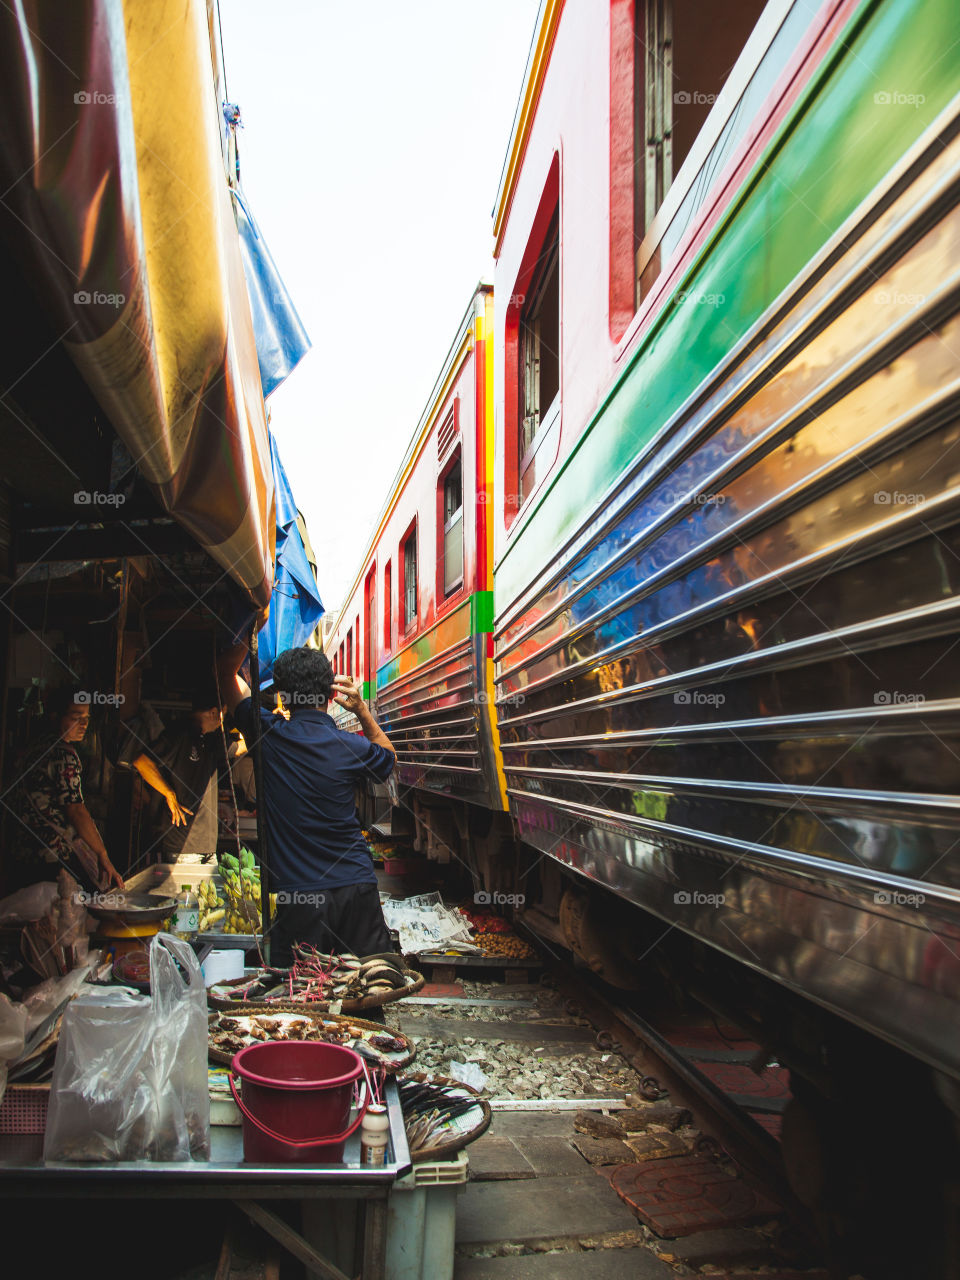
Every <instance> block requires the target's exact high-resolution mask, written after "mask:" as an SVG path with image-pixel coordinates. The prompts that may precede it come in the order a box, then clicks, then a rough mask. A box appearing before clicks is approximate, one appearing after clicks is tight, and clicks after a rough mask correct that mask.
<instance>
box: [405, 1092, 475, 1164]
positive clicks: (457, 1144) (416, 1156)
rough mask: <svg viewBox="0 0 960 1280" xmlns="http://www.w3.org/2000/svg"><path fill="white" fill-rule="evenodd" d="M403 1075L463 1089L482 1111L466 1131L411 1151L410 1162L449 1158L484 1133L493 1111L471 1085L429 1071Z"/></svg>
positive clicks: (417, 1162)
mask: <svg viewBox="0 0 960 1280" xmlns="http://www.w3.org/2000/svg"><path fill="white" fill-rule="evenodd" d="M405 1077H406V1079H407V1080H415V1081H417V1083H418V1084H420V1083H422V1082H423V1081H427V1082H428V1083H430V1084H437V1085H445V1086H449V1087H450V1088H451V1089H463V1090H464V1091H465V1092H466V1093H472V1094H474V1095H475V1097H476V1099H477V1106H478V1107H479V1108H480V1110H481V1112H482V1115H481V1117H480V1119H479V1121H478V1122H477V1124H476V1125H475V1126H474V1127H473V1128H472V1129H470V1130H468V1131H467V1132H466V1133H458V1134H455V1135H453V1136H452V1137H451V1138H450V1140H449V1141H448V1142H441V1143H439V1144H438V1145H437V1146H435V1147H427V1148H426V1149H425V1150H423V1151H411V1152H410V1161H411V1163H412V1164H424V1163H426V1162H427V1161H429V1160H449V1159H450V1157H451V1156H455V1155H456V1154H457V1152H458V1151H462V1150H463V1148H464V1147H466V1146H468V1145H469V1144H470V1143H471V1142H475V1141H476V1139H477V1138H479V1137H480V1136H481V1134H483V1133H486V1131H487V1129H488V1127H489V1125H490V1121H491V1120H492V1119H493V1112H492V1111H491V1110H490V1103H489V1102H488V1101H487V1100H486V1098H481V1097H480V1095H479V1093H477V1091H476V1089H474V1088H473V1087H472V1086H471V1085H469V1084H463V1083H462V1081H460V1080H451V1079H449V1078H448V1077H447V1076H436V1075H434V1074H433V1073H432V1072H430V1071H413V1072H406V1073H405Z"/></svg>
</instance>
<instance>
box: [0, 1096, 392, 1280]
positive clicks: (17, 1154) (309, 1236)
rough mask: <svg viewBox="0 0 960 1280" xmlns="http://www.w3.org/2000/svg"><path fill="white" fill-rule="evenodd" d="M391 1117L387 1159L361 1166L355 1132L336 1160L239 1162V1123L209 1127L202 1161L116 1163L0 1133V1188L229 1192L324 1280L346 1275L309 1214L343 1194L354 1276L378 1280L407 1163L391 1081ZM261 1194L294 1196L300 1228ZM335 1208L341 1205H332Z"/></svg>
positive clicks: (168, 1194) (222, 1195)
mask: <svg viewBox="0 0 960 1280" xmlns="http://www.w3.org/2000/svg"><path fill="white" fill-rule="evenodd" d="M384 1100H385V1101H386V1103H387V1111H388V1116H389V1119H390V1143H389V1146H388V1147H387V1156H388V1159H387V1162H386V1164H385V1165H384V1166H383V1167H382V1168H379V1169H370V1168H364V1167H362V1166H361V1165H360V1136H359V1132H358V1133H355V1134H353V1135H352V1136H351V1137H350V1138H349V1139H348V1140H347V1144H346V1147H345V1149H344V1162H343V1164H336V1165H329V1164H328V1165H311V1164H286V1165H279V1164H264V1165H260V1164H244V1162H243V1135H242V1130H241V1129H240V1128H239V1127H238V1126H232V1125H231V1126H225V1125H213V1126H212V1127H211V1130H210V1146H211V1151H210V1159H209V1161H185V1162H170V1163H166V1164H158V1163H151V1162H148V1161H116V1162H113V1163H107V1162H104V1163H89V1164H81V1163H58V1164H45V1163H44V1161H43V1158H42V1150H43V1137H42V1135H40V1134H36V1135H34V1134H30V1135H15V1134H3V1135H0V1194H2V1195H16V1196H18V1197H26V1196H30V1197H32V1196H42V1197H53V1198H61V1197H62V1198H71V1199H79V1198H90V1199H96V1198H99V1197H107V1196H109V1197H121V1198H125V1199H142V1198H149V1199H157V1198H161V1197H164V1198H171V1199H182V1198H184V1196H189V1197H190V1198H194V1197H198V1198H205V1199H210V1200H231V1201H233V1203H234V1204H235V1205H236V1206H237V1207H238V1208H239V1209H240V1210H241V1211H242V1212H243V1213H245V1214H246V1215H247V1216H248V1217H249V1218H251V1219H252V1220H253V1221H254V1222H256V1223H257V1224H258V1225H259V1226H261V1227H262V1228H263V1229H264V1230H266V1231H267V1232H269V1233H270V1235H272V1236H273V1237H274V1239H275V1240H277V1241H278V1242H279V1243H280V1244H281V1245H282V1246H283V1247H284V1248H285V1249H287V1250H288V1251H289V1252H290V1253H292V1254H293V1255H294V1256H295V1257H297V1258H298V1259H299V1260H300V1261H301V1262H303V1263H304V1264H305V1265H306V1266H307V1267H308V1268H310V1269H311V1270H312V1271H313V1272H314V1273H316V1274H317V1275H319V1276H322V1277H325V1278H326V1280H349V1277H348V1276H347V1275H346V1274H345V1273H344V1272H343V1271H342V1270H340V1268H339V1267H337V1266H336V1265H335V1264H334V1263H333V1262H331V1261H330V1260H329V1259H328V1258H326V1257H324V1255H323V1253H322V1252H321V1248H323V1247H325V1246H327V1245H328V1238H327V1237H328V1234H329V1224H330V1221H331V1219H330V1218H326V1219H325V1218H324V1217H323V1216H322V1215H320V1214H318V1213H317V1212H316V1209H317V1208H318V1207H319V1206H318V1202H323V1201H328V1202H329V1201H341V1202H342V1201H352V1202H353V1203H354V1205H355V1206H357V1207H358V1208H359V1210H360V1211H361V1213H362V1231H363V1244H362V1251H361V1252H362V1257H361V1258H360V1259H359V1269H360V1270H361V1274H362V1275H363V1280H383V1276H384V1266H385V1259H386V1226H387V1198H388V1196H389V1194H390V1190H391V1188H392V1187H393V1184H394V1182H395V1181H396V1179H397V1178H400V1177H402V1176H403V1175H404V1174H406V1173H409V1171H410V1169H411V1167H412V1166H411V1162H410V1151H409V1148H408V1147H407V1137H406V1131H405V1129H404V1124H403V1115H402V1113H401V1110H400V1099H399V1096H398V1094H397V1086H396V1083H395V1082H394V1080H393V1079H389V1080H388V1081H387V1086H386V1090H385V1092H384ZM264 1200H292V1201H299V1202H300V1203H301V1206H302V1209H303V1219H304V1222H305V1224H306V1225H305V1227H304V1230H303V1234H300V1233H298V1232H296V1231H294V1230H293V1228H292V1227H290V1226H289V1225H288V1224H287V1223H286V1222H284V1221H283V1220H282V1219H281V1218H280V1217H278V1216H277V1215H276V1214H275V1213H273V1212H271V1210H270V1209H268V1208H267V1207H266V1206H265V1205H263V1204H261V1203H260V1202H261V1201H264ZM334 1207H335V1208H336V1209H337V1210H338V1213H339V1210H340V1209H341V1208H345V1207H346V1206H334Z"/></svg>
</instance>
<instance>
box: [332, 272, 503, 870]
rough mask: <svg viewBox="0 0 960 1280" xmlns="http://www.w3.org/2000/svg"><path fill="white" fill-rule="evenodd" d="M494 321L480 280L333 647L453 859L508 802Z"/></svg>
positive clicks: (444, 852) (443, 854) (425, 826)
mask: <svg viewBox="0 0 960 1280" xmlns="http://www.w3.org/2000/svg"><path fill="white" fill-rule="evenodd" d="M492 323H493V290H492V288H491V287H490V286H489V285H481V286H480V287H479V288H478V289H477V291H476V293H475V294H474V296H473V298H472V299H471V301H470V305H469V306H468V308H467V310H466V313H465V315H464V317H463V320H462V321H461V323H460V326H459V328H458V329H457V334H456V337H455V338H454V341H453V344H452V346H451V348H450V351H449V352H448V354H447V358H446V360H445V361H444V365H443V368H442V369H441V371H440V375H439V377H438V379H437V382H436V384H435V386H434V389H433V392H432V393H431V396H430V399H429V401H428V403H427V406H426V408H425V410H424V412H423V416H422V417H421V419H420V422H419V423H418V425H417V428H416V431H415V432H414V435H413V439H412V440H411V443H410V447H409V448H408V450H407V453H406V456H405V457H404V460H403V463H402V465H401V467H400V471H399V473H398V475H397V478H396V481H395V482H394V485H393V488H392V490H391V493H390V497H389V499H388V501H387V503H386V506H385V507H384V509H383V512H382V514H381V516H380V518H379V520H378V522H377V526H376V531H375V533H374V535H373V538H372V539H371V541H370V543H369V545H368V547H367V550H366V552H365V554H364V556H363V560H362V563H361V568H360V571H359V572H358V574H357V576H356V579H355V581H354V584H353V587H352V588H351V590H350V592H349V594H348V596H347V599H346V603H345V605H344V607H343V609H342V610H341V613H340V616H339V618H338V620H337V624H336V627H335V629H334V631H333V633H332V636H331V638H330V640H329V642H328V645H327V653H328V654H329V655H330V657H331V660H332V661H334V663H335V666H336V668H337V670H339V671H343V672H346V673H347V674H348V675H353V676H355V677H358V678H360V679H362V681H363V684H364V696H365V698H366V699H367V700H368V703H369V705H370V707H371V710H373V711H374V714H375V715H376V716H377V718H378V720H379V721H380V722H381V724H382V725H383V727H384V729H385V730H386V732H387V733H388V734H389V735H390V737H391V740H392V741H393V742H394V744H395V746H396V747H397V755H398V761H399V764H398V769H397V782H398V784H399V787H400V788H401V791H405V790H409V791H411V792H412V794H411V796H409V797H408V800H409V804H408V806H407V809H408V811H410V812H412V813H413V814H414V815H415V818H416V822H417V827H418V832H417V834H418V836H419V837H420V839H421V840H422V842H423V844H424V847H426V848H427V849H428V850H429V851H430V852H431V853H432V854H434V855H435V856H437V857H439V858H441V859H443V860H445V859H446V858H448V857H449V856H450V852H451V850H452V849H453V848H454V847H456V843H457V837H456V824H457V823H458V822H459V824H460V826H461V827H462V826H463V822H464V820H465V815H466V809H465V806H466V805H468V804H469V805H474V806H481V807H482V808H484V809H491V808H492V809H498V810H501V811H502V810H503V809H504V808H505V798H504V793H503V786H502V772H501V770H500V767H499V758H498V755H497V751H496V747H495V744H494V739H493V729H492V714H491V710H492V692H493V689H492V680H491V672H492V669H491V663H490V656H489V655H490V650H491V635H490V633H491V629H492V587H493V570H492V554H491V553H492V528H491V524H490V519H489V514H490V511H491V509H492V504H491V496H492V461H493V459H492V450H493V396H492V389H493V386H492V383H493V368H492V351H491V344H490V342H489V341H488V335H489V334H490V332H491V330H492ZM431 797H443V798H444V799H443V801H442V802H436V801H434V800H432V799H431ZM451 802H453V803H451ZM431 809H432V812H429V813H428V810H431Z"/></svg>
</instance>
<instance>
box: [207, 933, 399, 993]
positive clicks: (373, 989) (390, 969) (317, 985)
mask: <svg viewBox="0 0 960 1280" xmlns="http://www.w3.org/2000/svg"><path fill="white" fill-rule="evenodd" d="M293 954H294V963H293V966H292V967H291V968H289V969H272V968H269V969H260V970H259V971H258V972H257V973H256V974H255V975H254V976H253V977H252V978H249V979H247V980H245V981H243V982H241V983H239V984H230V985H227V984H225V985H223V986H214V987H213V988H212V989H211V992H212V994H214V995H215V996H217V997H219V998H221V999H222V998H226V999H229V1000H231V1001H234V1002H235V1003H236V1004H237V1005H242V1004H244V1003H246V1002H254V1003H257V1004H272V1003H279V1002H293V1003H296V1004H304V1005H318V1004H322V1006H323V1007H324V1008H325V1007H326V1006H327V1005H328V1004H329V1003H330V1002H333V1001H342V1000H362V999H365V998H366V997H368V996H373V995H376V994H378V993H385V992H389V991H400V990H403V988H404V987H406V986H408V985H410V980H411V978H413V980H417V979H419V976H420V975H419V974H412V973H411V971H410V970H408V969H405V968H404V967H403V961H402V960H401V958H400V957H399V956H388V955H380V956H368V957H367V958H366V959H365V960H362V959H361V958H360V957H359V956H354V955H349V954H348V955H342V956H338V955H331V954H329V953H327V952H322V951H318V950H317V949H316V947H313V946H311V945H310V944H309V943H305V942H301V943H297V945H296V946H295V947H294V948H293Z"/></svg>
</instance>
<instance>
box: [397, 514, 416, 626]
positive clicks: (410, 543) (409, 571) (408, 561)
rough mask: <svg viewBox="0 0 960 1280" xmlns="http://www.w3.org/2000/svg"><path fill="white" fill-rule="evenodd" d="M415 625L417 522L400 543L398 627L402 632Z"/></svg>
mask: <svg viewBox="0 0 960 1280" xmlns="http://www.w3.org/2000/svg"><path fill="white" fill-rule="evenodd" d="M416 624H417V522H416V520H414V522H413V524H412V525H411V526H410V529H409V530H408V531H407V534H406V537H405V538H404V539H403V541H402V542H401V543H400V625H401V627H402V628H403V630H404V632H407V631H410V630H412V628H413V627H415V626H416Z"/></svg>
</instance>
